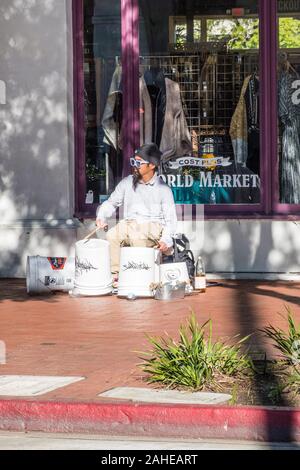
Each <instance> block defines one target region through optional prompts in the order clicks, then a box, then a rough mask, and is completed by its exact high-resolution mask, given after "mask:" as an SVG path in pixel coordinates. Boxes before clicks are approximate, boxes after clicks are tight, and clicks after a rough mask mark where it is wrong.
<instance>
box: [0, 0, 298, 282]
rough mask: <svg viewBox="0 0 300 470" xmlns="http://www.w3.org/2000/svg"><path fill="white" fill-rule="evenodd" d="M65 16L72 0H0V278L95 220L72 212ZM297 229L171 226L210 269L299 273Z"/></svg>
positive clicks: (61, 246)
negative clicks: (81, 218)
mask: <svg viewBox="0 0 300 470" xmlns="http://www.w3.org/2000/svg"><path fill="white" fill-rule="evenodd" d="M71 24H72V23H71V0H1V2H0V276H1V277H24V276H25V266H26V258H27V256H28V255H30V256H35V255H38V254H39V255H41V256H68V255H73V254H74V243H75V241H76V239H80V238H81V237H82V236H84V235H86V234H87V233H88V229H90V228H91V229H92V228H93V227H94V226H93V223H92V222H87V223H86V226H80V224H76V221H75V220H74V219H73V213H74V129H73V86H72V85H73V76H72V66H73V57H72V28H71ZM78 225H79V228H78ZM299 230H300V227H299V225H298V224H296V223H294V222H281V221H270V220H265V221H264V220H260V221H259V220H234V221H233V220H224V221H220V220H217V221H206V222H205V223H202V222H197V223H196V222H184V223H182V224H180V225H179V231H183V232H185V233H186V234H187V236H188V237H189V238H190V240H191V247H192V249H193V251H194V252H195V255H196V256H197V255H198V253H199V252H200V250H201V252H202V254H203V256H204V258H205V261H206V266H207V271H208V272H210V273H214V274H213V275H216V276H217V277H219V276H220V275H222V276H225V277H226V276H227V277H228V276H229V277H230V276H237V277H270V276H271V277H274V278H290V279H292V278H293V279H294V278H300V267H299V265H300V236H299V235H300V232H299Z"/></svg>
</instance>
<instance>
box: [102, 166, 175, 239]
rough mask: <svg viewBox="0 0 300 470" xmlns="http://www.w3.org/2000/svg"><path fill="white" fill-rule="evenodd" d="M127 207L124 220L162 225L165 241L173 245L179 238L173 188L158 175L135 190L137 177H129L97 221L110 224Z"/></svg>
mask: <svg viewBox="0 0 300 470" xmlns="http://www.w3.org/2000/svg"><path fill="white" fill-rule="evenodd" d="M122 205H123V206H124V219H125V220H136V221H137V222H138V223H141V224H142V223H145V222H158V223H160V224H161V225H162V227H163V233H162V237H161V241H162V242H164V243H166V245H167V246H168V247H171V246H172V245H173V241H172V237H173V236H175V235H176V228H177V216H176V206H175V202H174V197H173V193H172V190H171V188H170V187H169V186H168V185H167V184H166V183H164V182H163V181H162V180H161V178H160V177H159V176H157V175H154V177H153V178H152V179H151V180H150V181H149V182H148V183H143V182H139V183H138V185H137V188H136V190H134V188H133V177H132V176H127V177H126V178H124V179H123V180H122V181H121V182H120V183H119V184H118V186H117V187H116V189H115V191H114V192H113V193H112V195H111V196H110V198H109V199H108V200H107V201H105V202H104V203H103V204H102V205H100V206H99V207H98V209H97V220H99V219H100V220H102V221H104V222H105V221H106V220H107V219H109V218H110V217H111V216H112V215H113V214H114V212H115V211H116V209H117V208H118V207H121V206H122Z"/></svg>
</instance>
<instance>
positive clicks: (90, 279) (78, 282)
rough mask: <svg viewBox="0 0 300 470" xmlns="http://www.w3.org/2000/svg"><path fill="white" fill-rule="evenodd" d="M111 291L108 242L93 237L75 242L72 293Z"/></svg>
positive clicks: (85, 294) (105, 292)
mask: <svg viewBox="0 0 300 470" xmlns="http://www.w3.org/2000/svg"><path fill="white" fill-rule="evenodd" d="M111 292H112V275H111V268H110V247H109V243H108V242H107V241H105V240H98V239H95V238H93V239H91V240H81V241H79V242H77V243H76V258H75V286H74V291H73V294H74V295H84V296H98V295H106V294H110V293H111Z"/></svg>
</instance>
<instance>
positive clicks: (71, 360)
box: [0, 280, 300, 440]
mask: <svg viewBox="0 0 300 470" xmlns="http://www.w3.org/2000/svg"><path fill="white" fill-rule="evenodd" d="M299 288H300V285H299V284H297V283H293V282H276V283H275V282H261V281H260V282H258V281H251V282H250V281H222V285H220V286H218V287H211V288H209V289H208V290H207V293H206V294H199V295H194V296H190V297H186V298H185V299H184V300H182V301H181V300H180V301H172V302H159V301H154V300H152V299H146V300H144V299H143V300H137V301H134V302H130V301H127V300H120V299H117V298H116V297H104V298H75V299H74V298H70V297H69V296H68V295H66V294H59V295H53V296H50V297H46V298H45V297H41V298H30V297H28V296H27V294H26V290H25V283H24V281H17V280H2V281H0V341H2V344H5V346H6V364H3V365H0V375H39V376H44V375H49V376H82V377H85V380H83V381H80V382H77V383H75V384H73V385H69V386H67V387H64V388H60V389H57V390H55V391H53V392H51V393H49V394H46V395H43V396H39V397H35V398H34V400H33V399H27V400H19V401H14V400H10V399H9V397H1V398H2V402H1V414H0V422H1V425H0V428H1V429H5V430H6V429H9V428H10V425H11V426H12V427H11V429H14V430H17V431H18V430H22V429H24V428H26V429H29V430H35V431H39V430H47V429H49V428H51V430H52V432H55V426H54V427H53V424H55V423H56V424H57V427H58V428H59V432H61V431H62V430H63V429H64V428H66V429H69V425H70V423H71V428H73V430H74V431H76V432H85V429H88V432H102V431H103V429H102V428H101V426H100V428H101V429H100V428H99V423H100V424H101V423H102V424H103V416H107V413H108V416H111V421H110V427H111V426H115V427H118V424H116V423H118V422H119V421H118V419H119V418H118V416H119V415H120V416H123V417H126V416H127V413H129V412H130V413H131V412H134V411H135V412H138V414H137V415H136V414H134V417H133V418H132V419H133V421H130V420H128V419H127V425H131V424H134V426H132V430H134V429H135V430H137V429H139V430H140V431H139V432H142V431H141V430H144V431H143V432H146V430H145V428H144V426H150V425H149V422H148V421H147V419H146V420H145V419H144V418H145V417H146V416H145V412H146V413H148V415H149V416H151V419H152V418H153V419H154V421H153V426H154V427H153V426H152V429H153V430H154V428H155V427H156V424H155V423H157V424H159V423H161V425H163V422H164V418H163V416H169V415H170V416H177V418H178V419H183V417H184V415H185V414H186V413H185V411H182V409H184V407H183V408H182V407H175V406H173V407H171V408H169V413H167V414H165V411H164V410H166V409H167V408H168V407H165V406H159V405H155V406H153V407H152V408H151V407H150V408H147V405H136V404H131V405H130V404H128V406H129V411H128V410H127V409H126V410H125V411H124V409H122V408H118V407H117V408H116V406H118V405H120V406H125V404H124V403H118V402H114V403H111V402H110V401H109V400H108V399H104V398H99V397H98V394H99V393H101V392H103V391H105V390H108V389H111V388H113V387H119V386H135V387H145V383H144V382H142V377H141V373H140V371H139V369H138V368H137V364H138V363H139V359H138V354H137V353H136V351H145V350H147V349H149V345H148V342H147V340H146V338H145V334H146V333H147V334H150V335H162V334H163V333H164V332H165V331H167V332H168V333H169V334H170V335H172V336H177V332H178V327H179V324H180V323H183V322H185V321H186V319H187V318H188V316H189V314H190V309H193V310H194V311H195V313H196V315H197V318H198V321H199V323H200V324H201V323H204V322H205V321H206V320H208V319H209V318H211V319H212V320H213V326H214V336H215V337H220V336H221V337H232V336H234V335H236V334H240V335H241V336H245V335H247V334H249V333H252V332H253V331H256V330H257V329H259V328H262V327H264V326H265V325H267V324H268V323H270V322H271V323H272V324H273V325H276V326H281V327H283V328H284V327H285V326H286V323H285V321H284V319H283V318H282V317H281V316H279V315H277V312H281V313H284V305H289V306H290V307H291V309H292V310H293V313H294V316H295V318H296V320H297V321H298V322H299V321H300V298H299V295H298V292H299ZM251 348H252V351H253V352H256V353H257V352H259V351H263V350H266V351H267V353H268V355H269V356H270V357H271V356H274V350H273V349H272V347H271V345H270V344H268V343H266V342H265V340H263V339H262V338H261V337H260V336H259V335H257V334H255V335H253V337H252V338H251ZM83 402H84V403H83ZM39 403H40V407H41V408H38V407H37V406H38V404H39ZM51 404H52V406H51ZM105 405H107V406H108V408H107V407H105ZM19 406H21V407H23V408H22V411H21V409H19V408H18V407H19ZM82 406H84V407H83V408H81V407H82ZM86 407H87V408H86ZM89 407H92V408H89ZM94 407H96V408H94ZM109 407H112V408H109ZM131 407H132V408H131ZM70 409H71V410H72V412H71V414H68V413H69V410H70ZM176 409H177V412H176ZM197 409H199V410H200V411H201V412H200V414H199V413H198V412H197ZM206 409H207V410H209V408H206ZM218 409H219V410H220V409H221V410H224V409H226V410H227V411H226V413H225V414H224V411H222V412H221V411H219V412H218ZM218 409H217V408H216V407H214V408H213V411H209V412H208V411H207V412H206V413H208V414H206V413H204V411H203V408H201V407H190V410H191V412H188V413H187V416H189V422H187V423H186V424H185V426H183V428H184V429H185V431H184V432H189V430H190V426H189V423H190V424H191V423H192V422H193V423H194V431H195V433H198V432H200V428H201V426H200V424H201V423H200V421H198V422H197V421H193V419H192V417H193V416H198V418H197V419H198V420H199V419H200V417H201V416H202V417H205V419H208V416H210V419H212V418H213V419H215V418H216V414H215V413H221V415H220V414H219V415H218V416H219V417H220V416H223V418H220V420H219V421H218V426H217V428H218V429H222V428H223V429H225V430H226V426H227V430H228V429H229V428H230V426H228V422H232V421H231V418H230V419H229V417H228V416H229V415H228V413H232V411H230V410H235V409H236V408H234V407H233V408H228V407H225V408H224V407H221V408H218ZM238 409H239V410H240V411H241V408H238ZM243 409H245V408H243ZM34 410H39V413H41V416H44V419H45V420H46V421H47V419H48V418H49V420H50V421H49V422H48V425H47V423H46V424H45V429H41V424H39V426H37V427H35V424H34V423H41V420H40V419H39V418H37V416H36V419H34ZM55 410H56V411H57V410H60V412H59V413H60V415H59V416H60V419H58V416H57V415H56V411H55ZM88 410H89V411H88ZM109 410H110V411H109ZM112 410H113V412H112ZM180 410H181V411H180ZM228 410H229V411H228ZM251 410H254V408H253V409H252V408H251ZM257 410H258V412H257V413H256V415H255V418H254V415H253V414H252V415H251V420H252V421H253V423H254V422H255V423H256V426H257V425H258V424H259V423H260V424H259V429H260V430H259V432H258V433H257V432H254V433H251V436H248V437H246V434H247V433H246V434H245V438H247V439H248V438H253V439H256V438H258V439H260V438H262V436H264V438H266V440H270V434H272V433H270V425H269V424H270V423H273V424H274V422H273V420H274V419H275V422H277V420H278V416H279V415H278V413H277V414H276V416H277V417H276V418H275V417H274V416H275V415H274V413H273V414H272V413H271V411H272V410H268V412H265V413H264V414H261V413H260V409H257ZM273 411H274V410H273ZM275 411H277V410H275ZM141 412H142V415H143V416H144V417H143V418H141V414H140V413H141ZM32 413H33V418H32V417H31V415H32ZM84 413H86V415H84ZM103 413H104V415H103ZM124 413H125V414H124ZM174 413H175V414H174ZM290 413H291V414H288V415H287V410H283V411H282V413H281V415H280V416H281V418H280V419H283V422H285V423H286V426H287V429H288V433H286V437H288V440H289V439H290V438H291V431H292V435H293V436H292V437H293V439H298V437H297V436H298V434H299V433H298V426H299V427H300V424H299V421H298V420H299V416H298V412H296V411H295V410H294V411H291V412H290ZM1 416H2V418H1ZM64 416H65V417H66V418H67V417H68V416H69V417H70V420H71V421H70V423H67V422H66V419H65V418H64ZM85 416H86V417H87V418H88V419H89V423H86V426H85V425H83V428H84V429H81V427H80V426H79V429H78V424H76V426H73V425H72V420H73V422H75V423H79V424H80V423H82V420H84V419H85ZM93 416H94V417H97V416H98V418H95V420H96V421H94V423H95V422H96V423H97V425H96V426H94V427H93V426H92V425H91V423H93ZM137 416H139V418H138V419H139V420H140V421H139V425H138V426H137V428H136V427H135V424H136V420H137ZM159 416H161V417H162V421H161V420H160V419H159ZM180 416H181V418H180ZM230 416H231V415H230ZM240 416H244V419H245V417H246V416H250V415H249V412H247V413H246V414H245V413H244V414H243V413H242V414H241V413H240ZM237 417H238V415H237V416H236V417H235V418H234V420H236V419H237ZM17 418H19V421H18V419H17ZM116 419H117V420H116ZM124 419H125V421H124V422H123V421H122V420H121V421H122V423H121V424H122V425H121V426H119V429H120V432H124V431H126V428H127V426H126V418H124ZM168 419H169V418H168ZM168 419H167V422H166V423H165V424H166V425H167V426H165V430H167V427H168V426H169V428H170V430H171V428H172V426H173V428H174V422H173V420H171V421H170V422H169V421H168ZM224 419H225V421H224ZM249 419H250V418H249ZM74 420H75V421H74ZM155 420H156V421H155ZM228 420H229V421H228ZM134 421H135V423H134ZM150 421H151V420H150ZM233 422H235V421H233ZM114 423H115V424H114ZM147 423H148V424H147ZM226 423H227V424H226ZM175 424H176V423H175ZM177 424H178V425H179V424H180V423H177ZM202 424H204V423H203V422H202ZM211 424H212V422H211ZM241 424H242V422H241ZM277 424H278V423H277ZM279 424H280V421H279ZM15 426H16V427H15ZM232 426H233V428H234V427H235V429H236V430H237V429H238V427H236V426H235V425H232ZM272 426H273V425H272ZM276 426H277V425H276ZM276 426H275V428H276ZM295 426H296V428H295ZM95 427H96V428H97V430H96V429H95ZM102 427H103V426H102ZM209 427H210V424H209V423H208V426H205V428H206V431H205V432H206V433H207V432H208V430H209ZM264 427H265V428H266V433H264V430H263V429H264ZM277 427H278V426H277ZM121 428H122V429H121ZM150 428H151V426H150V427H149V429H150ZM175 428H176V426H175ZM202 428H203V426H202ZM212 428H213V426H212ZM279 428H280V426H279V427H278V429H279ZM161 429H162V430H163V429H164V427H163V426H162V428H161ZM181 429H182V426H181ZM203 429H204V428H203ZM276 429H277V428H276ZM156 431H157V430H156ZM177 431H178V432H180V426H177ZM127 434H128V432H127ZM221 434H222V433H221ZM275 434H276V433H275ZM176 435H177V436H178V434H176ZM189 435H190V434H189ZM255 435H256V437H255ZM225 436H227V438H229V434H228V432H225ZM253 436H254V437H253ZM178 437H179V436H178ZM180 437H181V435H180ZM183 437H184V436H183ZM198 437H199V436H198ZM204 437H208V436H207V435H205V436H204ZM212 437H217V436H216V435H213V436H212ZM220 437H224V435H222V436H220ZM271 437H272V436H271ZM275 437H276V436H275V435H274V439H275ZM283 437H284V436H283ZM267 438H268V439H267ZM276 439H277V437H276ZM299 439H300V438H299ZM271 440H272V439H271ZM280 440H281V439H280ZM284 440H285V439H284Z"/></svg>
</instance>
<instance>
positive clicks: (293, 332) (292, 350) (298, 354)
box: [260, 307, 300, 372]
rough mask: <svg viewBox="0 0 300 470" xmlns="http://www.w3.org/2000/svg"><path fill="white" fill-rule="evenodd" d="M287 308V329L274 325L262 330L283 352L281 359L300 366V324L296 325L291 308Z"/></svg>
mask: <svg viewBox="0 0 300 470" xmlns="http://www.w3.org/2000/svg"><path fill="white" fill-rule="evenodd" d="M285 308H286V310H287V323H288V328H287V331H284V330H282V329H281V328H276V327H274V326H273V325H269V326H267V327H265V328H263V329H262V330H260V331H261V332H262V333H263V334H264V335H265V336H266V337H267V338H269V339H271V340H272V341H273V345H274V347H275V348H276V349H277V350H278V351H280V353H281V359H283V361H284V362H285V363H287V364H289V365H292V366H295V367H296V368H297V367H299V366H300V324H299V325H298V326H296V324H295V320H294V318H293V314H292V311H291V309H290V308H289V307H285ZM299 372H300V371H299Z"/></svg>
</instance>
